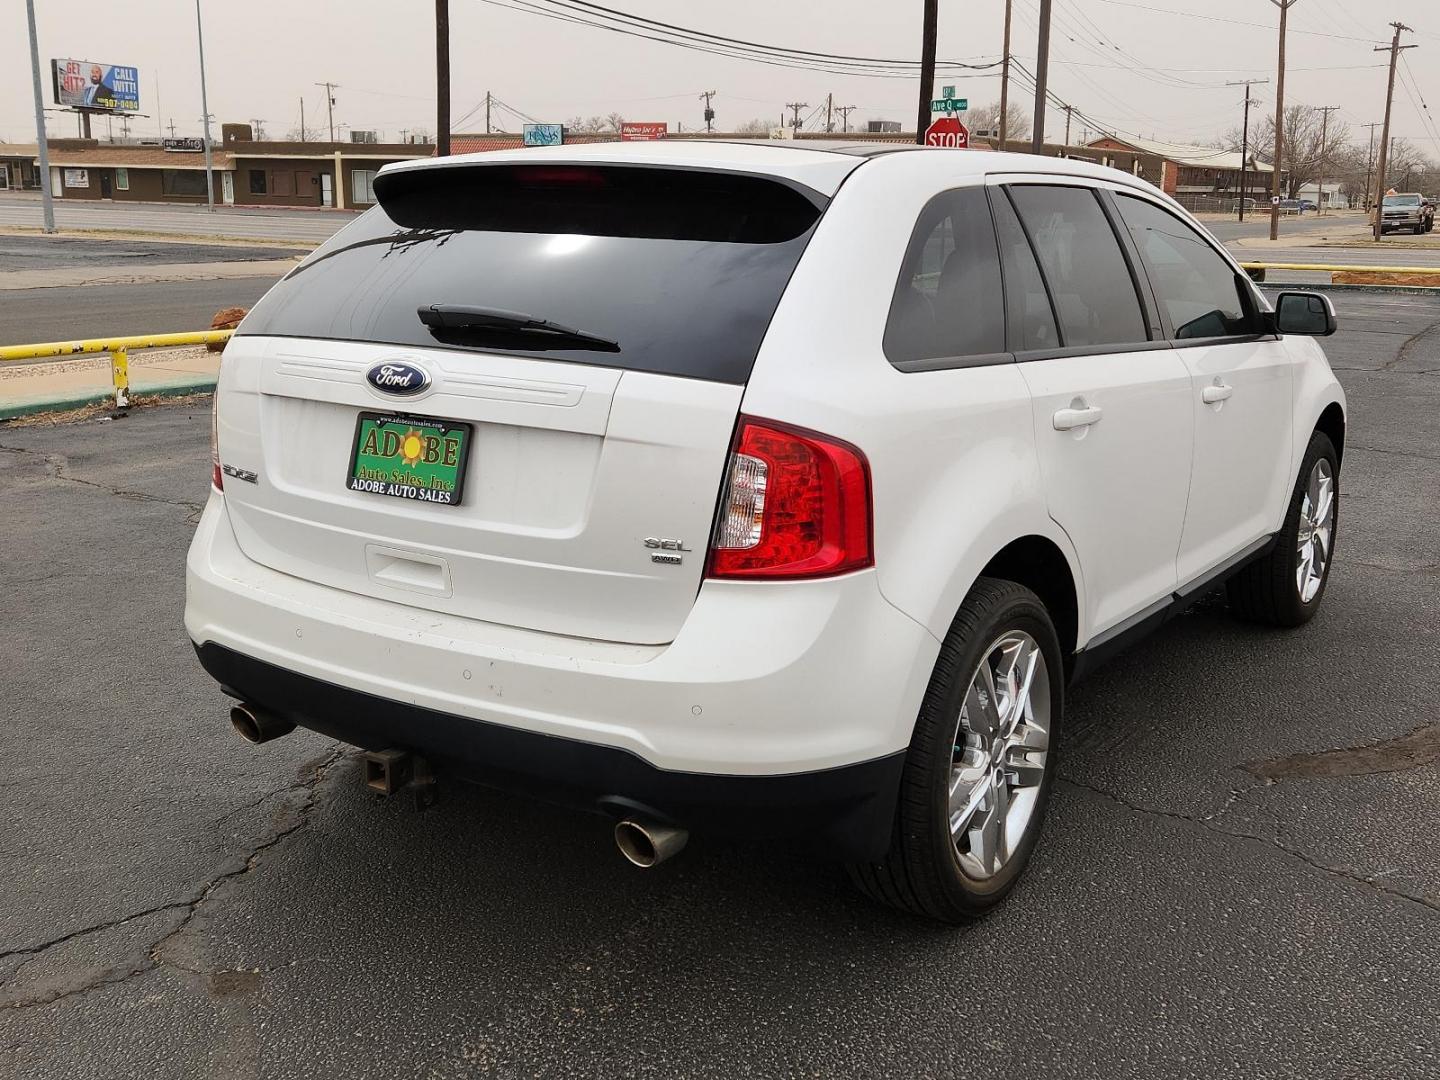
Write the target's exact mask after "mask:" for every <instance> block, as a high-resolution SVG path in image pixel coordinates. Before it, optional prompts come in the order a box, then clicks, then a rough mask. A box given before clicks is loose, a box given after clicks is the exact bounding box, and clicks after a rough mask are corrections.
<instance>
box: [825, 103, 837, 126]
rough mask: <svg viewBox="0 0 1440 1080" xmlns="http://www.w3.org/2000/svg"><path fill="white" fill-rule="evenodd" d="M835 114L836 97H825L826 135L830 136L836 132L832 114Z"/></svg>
mask: <svg viewBox="0 0 1440 1080" xmlns="http://www.w3.org/2000/svg"><path fill="white" fill-rule="evenodd" d="M834 112H835V95H834V94H826V95H825V133H826V134H827V135H828V134H829V133H830V132H832V131H834V130H835V120H834V119H833V116H832V114H833V113H834Z"/></svg>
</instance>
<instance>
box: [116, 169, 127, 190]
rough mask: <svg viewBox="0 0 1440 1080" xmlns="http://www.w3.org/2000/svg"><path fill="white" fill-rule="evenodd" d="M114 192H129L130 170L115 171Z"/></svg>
mask: <svg viewBox="0 0 1440 1080" xmlns="http://www.w3.org/2000/svg"><path fill="white" fill-rule="evenodd" d="M115 190H116V191H129V190H130V170H129V169H116V170H115Z"/></svg>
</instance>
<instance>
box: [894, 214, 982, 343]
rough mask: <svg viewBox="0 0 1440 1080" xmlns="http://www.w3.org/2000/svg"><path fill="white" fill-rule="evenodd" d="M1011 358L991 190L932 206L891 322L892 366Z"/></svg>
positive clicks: (916, 237)
mask: <svg viewBox="0 0 1440 1080" xmlns="http://www.w3.org/2000/svg"><path fill="white" fill-rule="evenodd" d="M1004 351H1005V308H1004V302H1003V299H1002V297H1001V292H1000V259H999V256H998V254H997V253H996V251H995V230H994V227H993V226H992V225H991V223H990V208H989V205H988V203H987V201H986V198H985V191H984V189H983V188H978V187H973V188H960V189H959V190H956V191H948V192H946V193H944V194H943V195H937V196H936V197H935V198H933V199H931V200H930V202H929V203H927V204H926V206H925V209H924V210H922V211H921V212H920V218H919V220H918V221H917V222H916V224H915V232H914V233H913V234H912V235H911V237H910V246H909V247H908V248H907V249H906V252H905V262H904V265H903V267H902V268H901V271H900V280H899V281H898V282H896V284H895V296H894V298H893V299H892V300H891V302H890V317H889V319H888V320H887V321H886V323H885V356H886V357H887V358H888V359H889V360H890V361H891V362H892V363H898V362H901V361H905V360H930V359H936V358H941V357H951V356H954V357H961V356H980V355H985V354H989V353H1001V352H1004Z"/></svg>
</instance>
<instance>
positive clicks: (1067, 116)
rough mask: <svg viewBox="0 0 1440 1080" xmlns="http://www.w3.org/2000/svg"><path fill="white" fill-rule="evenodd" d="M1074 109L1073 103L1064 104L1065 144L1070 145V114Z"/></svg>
mask: <svg viewBox="0 0 1440 1080" xmlns="http://www.w3.org/2000/svg"><path fill="white" fill-rule="evenodd" d="M1074 111H1075V106H1074V105H1066V106H1065V145H1066V146H1069V145H1070V114H1071V113H1073V112H1074Z"/></svg>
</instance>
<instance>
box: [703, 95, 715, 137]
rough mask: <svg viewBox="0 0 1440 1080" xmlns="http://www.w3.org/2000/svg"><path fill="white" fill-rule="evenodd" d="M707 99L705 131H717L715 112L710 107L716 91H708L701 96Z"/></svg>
mask: <svg viewBox="0 0 1440 1080" xmlns="http://www.w3.org/2000/svg"><path fill="white" fill-rule="evenodd" d="M700 96H701V97H702V98H704V99H705V131H706V132H707V133H708V132H711V131H714V130H715V110H714V109H712V108H711V107H710V100H711V98H713V97H714V96H715V91H714V90H706V91H704V92H703V93H702V94H701V95H700Z"/></svg>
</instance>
